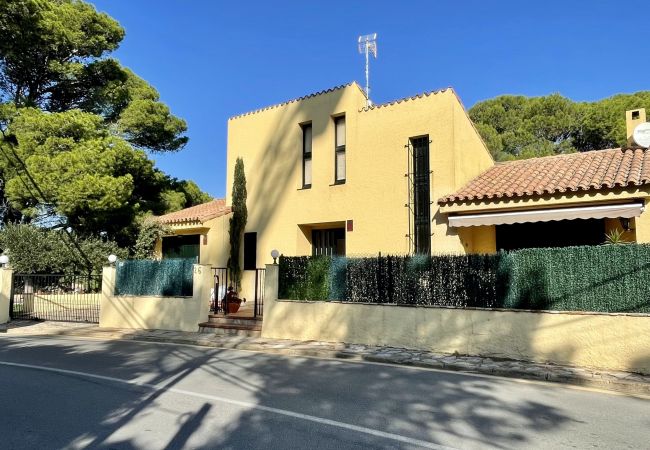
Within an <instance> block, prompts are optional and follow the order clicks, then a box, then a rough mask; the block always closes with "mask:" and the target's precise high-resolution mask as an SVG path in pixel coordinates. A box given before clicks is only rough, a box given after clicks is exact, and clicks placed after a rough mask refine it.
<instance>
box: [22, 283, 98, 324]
mask: <svg viewBox="0 0 650 450" xmlns="http://www.w3.org/2000/svg"><path fill="white" fill-rule="evenodd" d="M101 291H102V277H101V275H77V274H74V275H65V274H49V275H41V274H15V275H14V277H13V284H12V291H11V306H10V312H11V318H12V319H14V320H15V319H23V320H58V321H66V322H92V323H98V322H99V304H100V298H101Z"/></svg>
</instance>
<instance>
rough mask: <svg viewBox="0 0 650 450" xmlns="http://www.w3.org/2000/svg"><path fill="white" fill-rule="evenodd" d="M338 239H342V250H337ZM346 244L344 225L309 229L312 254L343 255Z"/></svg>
mask: <svg viewBox="0 0 650 450" xmlns="http://www.w3.org/2000/svg"><path fill="white" fill-rule="evenodd" d="M339 241H342V246H343V248H342V249H341V250H342V252H339ZM346 244H347V236H346V232H345V227H336V228H317V229H312V230H311V254H312V256H345V252H346Z"/></svg>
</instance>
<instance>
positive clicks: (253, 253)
mask: <svg viewBox="0 0 650 450" xmlns="http://www.w3.org/2000/svg"><path fill="white" fill-rule="evenodd" d="M251 237H252V238H253V239H254V240H253V249H252V250H251V248H250V247H251V242H250V239H251ZM251 259H252V260H251ZM243 268H244V270H255V269H257V232H256V231H251V232H246V233H244V265H243Z"/></svg>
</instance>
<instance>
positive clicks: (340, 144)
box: [334, 116, 345, 184]
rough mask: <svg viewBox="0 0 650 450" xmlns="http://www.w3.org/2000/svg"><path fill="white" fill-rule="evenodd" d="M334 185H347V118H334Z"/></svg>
mask: <svg viewBox="0 0 650 450" xmlns="http://www.w3.org/2000/svg"><path fill="white" fill-rule="evenodd" d="M334 128H335V138H334V141H335V142H334V158H335V159H334V167H335V168H334V183H336V184H342V183H345V116H340V117H335V118H334Z"/></svg>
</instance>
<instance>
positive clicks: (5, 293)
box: [0, 267, 13, 324]
mask: <svg viewBox="0 0 650 450" xmlns="http://www.w3.org/2000/svg"><path fill="white" fill-rule="evenodd" d="M12 281H13V270H12V269H5V268H4V267H3V268H0V324H3V323H7V322H9V308H10V305H11V284H12Z"/></svg>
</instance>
